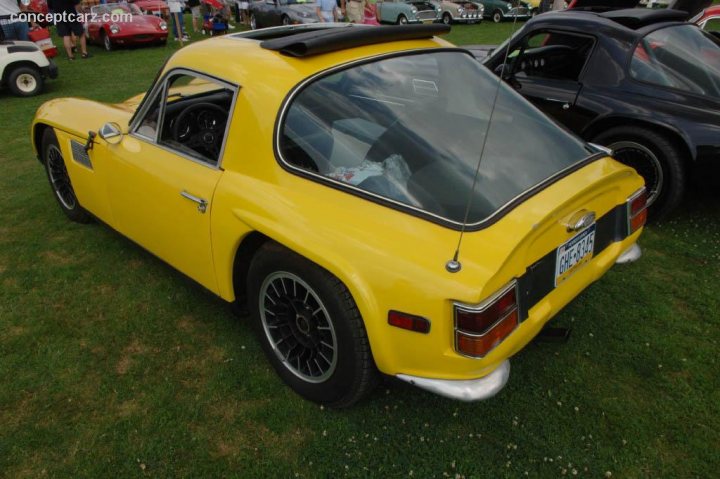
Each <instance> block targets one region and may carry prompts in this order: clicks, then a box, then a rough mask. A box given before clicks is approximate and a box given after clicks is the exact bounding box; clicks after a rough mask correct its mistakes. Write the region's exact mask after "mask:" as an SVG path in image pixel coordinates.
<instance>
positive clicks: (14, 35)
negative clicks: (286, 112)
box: [0, 0, 29, 41]
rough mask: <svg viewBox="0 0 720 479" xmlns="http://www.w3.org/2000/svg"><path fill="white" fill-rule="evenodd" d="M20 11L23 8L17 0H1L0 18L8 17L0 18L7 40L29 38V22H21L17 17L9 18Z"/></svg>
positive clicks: (26, 39) (25, 39)
mask: <svg viewBox="0 0 720 479" xmlns="http://www.w3.org/2000/svg"><path fill="white" fill-rule="evenodd" d="M22 10H24V8H23V9H22ZM20 11H21V8H20V6H19V5H18V2H17V0H0V18H3V17H8V18H7V19H4V20H0V27H2V30H3V33H4V34H5V39H6V40H22V41H28V40H29V38H28V31H29V29H28V24H27V22H21V21H18V20H17V19H15V21H13V20H11V19H10V18H9V17H10V16H11V15H19V14H20Z"/></svg>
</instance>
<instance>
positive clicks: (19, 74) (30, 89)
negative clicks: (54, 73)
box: [7, 66, 43, 96]
mask: <svg viewBox="0 0 720 479" xmlns="http://www.w3.org/2000/svg"><path fill="white" fill-rule="evenodd" d="M11 68H12V67H11ZM7 86H8V88H9V89H10V91H11V92H12V93H13V95H17V96H33V95H37V94H38V93H40V92H41V91H42V87H43V78H42V75H40V72H39V71H38V69H37V68H35V67H31V66H21V67H17V68H14V69H13V70H12V71H11V72H10V74H9V75H8V76H7Z"/></svg>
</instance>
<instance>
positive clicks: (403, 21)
mask: <svg viewBox="0 0 720 479" xmlns="http://www.w3.org/2000/svg"><path fill="white" fill-rule="evenodd" d="M396 23H397V24H398V25H407V23H408V19H407V17H406V16H405V15H403V14H400V15H398V18H397V22H396Z"/></svg>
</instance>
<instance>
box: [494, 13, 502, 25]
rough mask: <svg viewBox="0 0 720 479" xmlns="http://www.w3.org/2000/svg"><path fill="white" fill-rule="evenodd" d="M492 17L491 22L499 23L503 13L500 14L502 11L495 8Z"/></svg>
mask: <svg viewBox="0 0 720 479" xmlns="http://www.w3.org/2000/svg"><path fill="white" fill-rule="evenodd" d="M492 19H493V22H495V23H500V22H502V19H503V15H502V13H501V12H500V10H495V11H494V12H493V16H492Z"/></svg>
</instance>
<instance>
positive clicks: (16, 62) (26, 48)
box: [0, 17, 58, 96]
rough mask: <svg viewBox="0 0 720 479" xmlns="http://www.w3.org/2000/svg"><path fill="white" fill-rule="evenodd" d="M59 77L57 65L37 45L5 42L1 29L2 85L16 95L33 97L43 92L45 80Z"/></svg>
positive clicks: (0, 83) (0, 75)
mask: <svg viewBox="0 0 720 479" xmlns="http://www.w3.org/2000/svg"><path fill="white" fill-rule="evenodd" d="M0 20H5V19H4V18H3V17H0ZM57 76H58V69H57V65H55V64H54V63H53V61H52V60H50V59H48V58H46V57H45V55H44V54H43V51H42V50H41V49H40V48H39V47H38V46H37V45H36V44H35V43H33V42H19V41H13V40H5V35H4V33H3V31H2V28H0V85H2V86H3V87H7V88H8V89H9V90H10V91H11V92H12V93H13V94H15V95H18V96H33V95H37V94H39V93H40V92H41V91H42V88H43V83H44V81H45V78H57Z"/></svg>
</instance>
